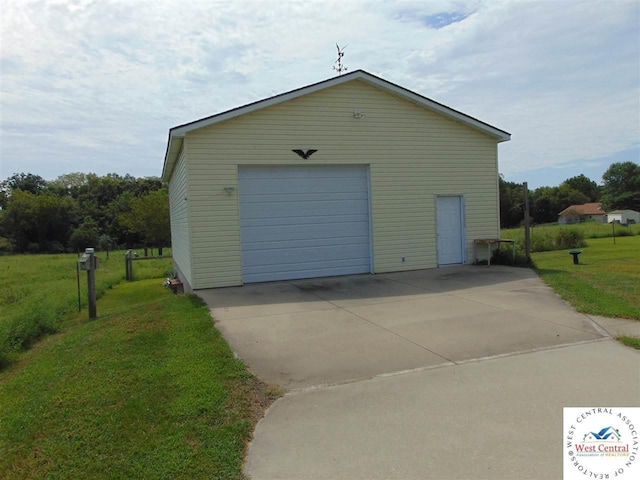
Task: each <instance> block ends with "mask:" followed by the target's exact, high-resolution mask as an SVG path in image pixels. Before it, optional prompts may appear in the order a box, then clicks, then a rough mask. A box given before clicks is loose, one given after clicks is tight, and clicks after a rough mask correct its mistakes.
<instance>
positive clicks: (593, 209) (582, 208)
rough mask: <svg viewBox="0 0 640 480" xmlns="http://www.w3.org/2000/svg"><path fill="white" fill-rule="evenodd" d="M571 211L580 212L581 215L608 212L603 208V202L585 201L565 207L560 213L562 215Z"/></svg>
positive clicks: (604, 213)
mask: <svg viewBox="0 0 640 480" xmlns="http://www.w3.org/2000/svg"><path fill="white" fill-rule="evenodd" d="M570 211H572V212H576V213H579V214H580V215H606V214H607V212H605V211H604V210H603V209H602V204H601V203H585V204H583V205H571V206H569V207H567V208H565V209H564V210H562V211H561V212H560V213H559V214H558V215H560V216H561V217H562V216H564V215H565V214H567V213H569V212H570Z"/></svg>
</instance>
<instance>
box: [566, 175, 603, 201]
mask: <svg viewBox="0 0 640 480" xmlns="http://www.w3.org/2000/svg"><path fill="white" fill-rule="evenodd" d="M560 186H567V187H569V188H572V189H573V190H575V191H577V192H580V193H582V194H583V195H585V196H586V197H587V198H588V199H589V202H597V201H598V200H599V199H600V187H599V186H598V184H597V183H596V182H594V181H593V180H591V179H590V178H588V177H586V176H584V175H583V174H580V175H578V176H577V177H571V178H568V179H566V180H565V181H564V182H562V183H561V184H560Z"/></svg>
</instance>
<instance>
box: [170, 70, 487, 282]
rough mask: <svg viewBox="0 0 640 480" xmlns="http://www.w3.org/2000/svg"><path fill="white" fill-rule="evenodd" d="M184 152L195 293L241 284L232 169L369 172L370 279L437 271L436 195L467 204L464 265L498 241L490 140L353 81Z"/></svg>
mask: <svg viewBox="0 0 640 480" xmlns="http://www.w3.org/2000/svg"><path fill="white" fill-rule="evenodd" d="M355 110H357V111H360V112H362V113H363V114H364V118H362V119H357V118H354V115H353V112H354V111H355ZM185 145H186V146H187V153H188V182H189V200H190V204H191V210H190V212H191V224H190V227H191V232H192V248H193V250H192V255H193V258H194V265H193V280H194V284H193V286H194V288H210V287H219V286H227V285H240V284H241V283H242V273H241V272H242V260H241V247H240V226H239V213H238V192H237V185H238V183H237V182H238V180H237V175H238V165H254V166H264V165H363V164H364V165H370V175H371V193H370V195H371V217H372V231H373V235H372V237H373V254H374V259H373V261H374V265H375V272H376V273H382V272H389V271H398V270H413V269H420V268H433V267H436V266H437V251H436V215H435V201H436V200H435V199H436V196H437V195H445V194H448V195H463V196H464V198H465V205H466V218H465V223H466V233H467V259H468V261H473V239H474V238H483V237H497V236H498V235H499V219H498V197H497V195H498V191H497V175H498V166H497V144H496V140H495V139H494V138H492V137H490V136H488V135H486V134H484V133H482V132H479V131H477V130H475V129H473V128H471V127H469V126H467V125H464V124H462V123H460V122H457V121H454V120H451V119H448V118H446V117H444V116H442V115H440V114H438V113H434V112H432V111H430V110H428V109H426V108H424V107H423V106H419V105H416V104H414V103H412V102H410V101H408V100H406V99H404V98H401V97H398V96H396V95H394V94H391V93H389V92H386V91H383V90H381V89H378V88H376V87H373V86H371V85H369V84H366V83H364V82H361V81H358V80H355V81H352V82H348V83H345V84H342V85H338V86H335V87H332V88H328V89H325V90H321V91H318V92H315V93H311V94H308V95H305V96H303V97H299V98H297V99H294V100H290V101H288V102H285V103H282V104H278V105H274V106H271V107H268V108H264V109H261V110H258V111H255V112H252V113H248V114H245V115H242V116H240V117H236V118H234V119H231V120H228V121H225V122H221V123H219V124H216V125H212V126H210V127H205V128H202V129H199V130H196V131H193V132H190V133H188V134H187V135H186V137H185ZM292 149H302V150H307V149H317V150H318V151H317V152H316V153H315V154H313V156H312V157H310V158H309V159H307V160H303V159H301V158H300V157H299V156H297V155H296V154H295V153H293V152H291V150H292ZM174 175H175V174H174ZM225 187H233V188H236V190H234V191H232V192H231V193H227V192H225V190H224V188H225ZM403 257H404V259H405V261H404V262H403V261H402V258H403Z"/></svg>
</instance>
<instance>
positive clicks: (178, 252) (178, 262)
mask: <svg viewBox="0 0 640 480" xmlns="http://www.w3.org/2000/svg"><path fill="white" fill-rule="evenodd" d="M185 157H186V155H185V151H184V149H183V150H182V152H181V153H180V156H179V157H178V161H177V163H176V166H175V169H174V171H173V176H172V177H171V180H170V181H169V212H170V217H171V252H172V256H173V262H174V264H175V267H176V269H177V270H178V271H179V272H180V276H181V278H182V280H183V281H184V282H186V283H187V284H188V285H187V289H189V287H191V286H192V285H193V278H192V276H191V272H192V269H191V258H192V257H191V231H190V229H189V199H188V193H187V169H186V158H185Z"/></svg>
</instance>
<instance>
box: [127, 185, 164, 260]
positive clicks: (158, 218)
mask: <svg viewBox="0 0 640 480" xmlns="http://www.w3.org/2000/svg"><path fill="white" fill-rule="evenodd" d="M130 207H131V211H129V212H127V213H124V214H122V215H120V218H119V220H120V223H121V224H122V225H124V226H125V227H126V228H128V229H129V230H130V231H132V232H134V233H138V234H140V236H141V237H142V239H143V240H144V243H145V245H146V246H149V247H158V249H159V253H160V255H162V247H166V246H169V245H170V244H171V228H170V223H169V193H168V192H167V189H166V188H163V189H162V190H156V191H155V192H151V193H150V194H149V195H145V196H143V197H138V198H133V199H132V200H131V203H130Z"/></svg>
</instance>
